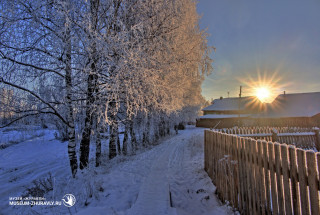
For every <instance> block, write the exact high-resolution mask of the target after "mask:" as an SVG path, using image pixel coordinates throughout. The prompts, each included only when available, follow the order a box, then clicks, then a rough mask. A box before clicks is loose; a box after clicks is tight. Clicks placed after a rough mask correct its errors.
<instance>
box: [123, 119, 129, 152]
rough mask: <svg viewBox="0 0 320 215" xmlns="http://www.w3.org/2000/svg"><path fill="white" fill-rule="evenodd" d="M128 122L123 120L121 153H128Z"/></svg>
mask: <svg viewBox="0 0 320 215" xmlns="http://www.w3.org/2000/svg"><path fill="white" fill-rule="evenodd" d="M128 127H129V126H128V122H125V128H124V134H123V142H122V154H123V155H127V154H128V132H129V131H128V130H129V129H128Z"/></svg>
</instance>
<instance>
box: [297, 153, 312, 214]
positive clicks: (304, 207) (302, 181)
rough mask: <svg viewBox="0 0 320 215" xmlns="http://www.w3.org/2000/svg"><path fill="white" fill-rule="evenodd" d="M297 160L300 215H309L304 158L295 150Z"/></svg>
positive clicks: (303, 155) (303, 154) (302, 154)
mask: <svg viewBox="0 0 320 215" xmlns="http://www.w3.org/2000/svg"><path fill="white" fill-rule="evenodd" d="M297 158H298V172H299V189H300V199H301V214H309V201H308V195H307V192H308V190H307V189H308V187H307V181H306V178H307V172H306V157H305V152H304V151H303V150H302V149H297Z"/></svg>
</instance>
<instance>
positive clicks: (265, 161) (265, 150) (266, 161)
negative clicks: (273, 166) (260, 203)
mask: <svg viewBox="0 0 320 215" xmlns="http://www.w3.org/2000/svg"><path fill="white" fill-rule="evenodd" d="M262 146H263V155H264V156H263V164H264V179H265V184H266V197H267V204H266V208H267V214H271V213H272V212H271V211H272V210H271V198H270V192H271V191H270V190H271V183H270V176H269V151H268V143H267V142H266V141H263V142H262Z"/></svg>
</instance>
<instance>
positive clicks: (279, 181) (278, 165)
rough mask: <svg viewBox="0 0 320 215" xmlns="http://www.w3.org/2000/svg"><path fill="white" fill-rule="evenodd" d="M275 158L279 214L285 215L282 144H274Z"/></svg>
mask: <svg viewBox="0 0 320 215" xmlns="http://www.w3.org/2000/svg"><path fill="white" fill-rule="evenodd" d="M274 157H275V165H276V181H277V193H278V207H279V214H284V201H283V195H284V194H283V183H282V176H281V154H280V144H279V143H274Z"/></svg>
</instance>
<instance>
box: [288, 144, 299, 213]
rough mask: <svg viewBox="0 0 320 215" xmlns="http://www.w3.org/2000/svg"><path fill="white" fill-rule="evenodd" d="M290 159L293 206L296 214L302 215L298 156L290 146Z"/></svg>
mask: <svg viewBox="0 0 320 215" xmlns="http://www.w3.org/2000/svg"><path fill="white" fill-rule="evenodd" d="M289 159H290V180H291V192H292V206H293V211H294V214H298V215H300V214H301V207H300V205H301V204H300V196H299V185H298V168H297V155H296V148H295V147H294V146H289Z"/></svg>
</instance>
